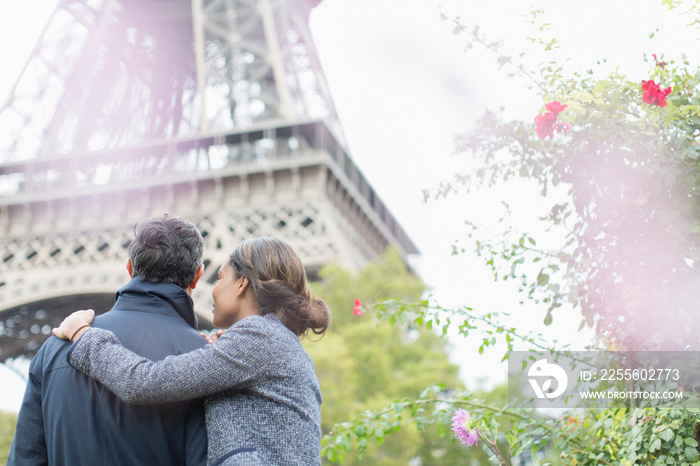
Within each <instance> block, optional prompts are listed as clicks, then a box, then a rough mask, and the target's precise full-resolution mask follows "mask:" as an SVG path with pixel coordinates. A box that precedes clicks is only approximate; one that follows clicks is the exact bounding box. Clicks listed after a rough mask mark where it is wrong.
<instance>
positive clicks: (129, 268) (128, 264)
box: [126, 259, 134, 278]
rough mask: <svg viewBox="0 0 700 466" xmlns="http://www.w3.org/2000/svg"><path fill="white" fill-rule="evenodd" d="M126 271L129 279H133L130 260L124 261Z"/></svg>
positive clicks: (132, 268)
mask: <svg viewBox="0 0 700 466" xmlns="http://www.w3.org/2000/svg"><path fill="white" fill-rule="evenodd" d="M126 271H127V272H129V276H130V277H131V278H134V266H133V265H132V264H131V259H127V260H126Z"/></svg>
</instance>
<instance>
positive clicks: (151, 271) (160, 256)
mask: <svg viewBox="0 0 700 466" xmlns="http://www.w3.org/2000/svg"><path fill="white" fill-rule="evenodd" d="M134 235H135V238H134V240H133V241H132V242H131V244H129V259H131V265H132V267H133V270H134V276H136V275H138V276H140V277H141V280H144V281H148V282H155V283H174V284H175V285H178V286H180V287H182V288H187V287H188V286H189V285H190V283H191V282H192V280H193V279H194V275H195V273H196V272H197V269H198V268H199V266H200V265H202V260H203V255H204V239H202V235H201V234H200V233H199V230H197V228H196V227H195V226H194V225H193V224H192V223H191V222H190V221H188V220H185V219H184V218H181V217H177V216H175V215H170V214H164V215H162V216H161V217H153V218H150V219H148V220H146V221H144V222H141V223H139V224H138V225H136V226H135V227H134Z"/></svg>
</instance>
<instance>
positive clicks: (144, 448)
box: [7, 215, 207, 466]
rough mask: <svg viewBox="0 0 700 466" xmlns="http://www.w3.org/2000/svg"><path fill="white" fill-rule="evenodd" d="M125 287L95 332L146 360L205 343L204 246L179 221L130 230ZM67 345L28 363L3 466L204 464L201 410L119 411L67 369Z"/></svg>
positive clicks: (188, 405) (194, 406) (53, 342)
mask: <svg viewBox="0 0 700 466" xmlns="http://www.w3.org/2000/svg"><path fill="white" fill-rule="evenodd" d="M134 232H135V239H134V240H133V241H132V242H131V244H130V245H129V259H128V261H127V263H126V268H127V270H128V272H129V275H130V276H131V277H132V279H131V281H130V282H129V283H128V284H127V285H125V286H124V287H123V288H122V289H120V290H119V291H118V292H117V295H116V302H115V304H114V307H113V308H112V309H111V310H110V311H109V312H107V313H105V314H103V315H101V316H98V317H96V318H95V320H94V321H93V323H92V325H94V326H96V327H102V328H105V329H109V330H111V331H112V332H114V333H115V334H116V336H117V337H118V338H119V340H120V341H121V342H122V344H123V345H124V346H125V347H127V348H130V349H131V350H132V351H134V352H136V353H138V354H140V355H142V356H144V357H147V358H149V359H151V360H160V359H163V358H165V357H166V356H168V355H171V354H180V353H185V352H189V351H192V350H195V349H197V348H200V347H202V346H204V345H205V344H206V340H205V339H204V338H203V337H202V336H201V335H200V334H199V333H198V332H197V318H196V316H195V313H194V307H193V304H192V298H191V293H192V290H193V289H194V288H195V287H196V286H197V282H198V281H199V279H200V278H201V276H202V273H203V271H204V265H203V264H202V256H203V250H204V240H203V239H202V236H201V235H200V233H199V231H197V229H196V228H195V227H194V225H192V224H191V223H190V222H188V221H187V220H185V219H182V218H179V217H176V216H172V215H163V216H162V217H158V218H151V219H149V220H147V221H145V222H143V223H141V224H140V225H137V226H136V227H135V229H134ZM70 347H71V345H70V343H68V342H67V341H65V340H59V339H58V338H56V337H51V338H49V340H48V341H47V342H46V343H45V344H44V345H43V346H42V347H41V349H40V350H39V352H38V353H37V355H36V356H35V357H34V359H33V360H32V363H31V366H30V370H29V380H28V382H27V389H26V392H25V394H24V401H23V402H22V407H21V409H20V412H19V417H18V419H17V430H16V432H15V438H14V441H13V443H12V447H11V449H10V456H9V459H8V463H7V464H8V465H9V466H15V465H21V466H24V465H40V464H51V465H86V466H88V465H89V466H95V465H114V466H125V465H149V466H150V465H163V466H171V465H204V464H206V450H207V441H206V430H205V427H204V408H203V402H202V401H201V400H198V401H190V402H182V403H170V404H166V405H158V406H136V405H128V404H125V403H123V402H121V401H120V400H119V399H118V398H117V397H116V396H115V395H114V394H112V393H111V392H110V391H109V390H107V389H106V388H105V387H104V386H102V385H101V384H99V383H98V382H95V381H94V380H92V379H90V378H89V377H87V376H85V375H84V374H82V373H81V372H78V371H76V370H74V369H73V368H71V367H70V365H69V364H68V362H67V359H66V356H67V354H68V352H69V350H70Z"/></svg>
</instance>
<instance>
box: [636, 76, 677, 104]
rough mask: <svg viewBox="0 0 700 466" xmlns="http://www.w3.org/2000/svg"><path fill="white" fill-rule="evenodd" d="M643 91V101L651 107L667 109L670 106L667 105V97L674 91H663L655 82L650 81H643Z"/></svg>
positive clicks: (669, 89) (668, 89)
mask: <svg viewBox="0 0 700 466" xmlns="http://www.w3.org/2000/svg"><path fill="white" fill-rule="evenodd" d="M642 90H643V91H644V94H642V100H644V102H646V103H648V104H649V105H656V106H657V107H665V106H666V105H668V104H667V103H666V96H667V95H669V94H670V93H671V91H672V89H671V88H670V87H667V88H666V89H661V88H660V87H659V85H658V84H656V82H655V81H653V80H651V79H650V80H649V81H642Z"/></svg>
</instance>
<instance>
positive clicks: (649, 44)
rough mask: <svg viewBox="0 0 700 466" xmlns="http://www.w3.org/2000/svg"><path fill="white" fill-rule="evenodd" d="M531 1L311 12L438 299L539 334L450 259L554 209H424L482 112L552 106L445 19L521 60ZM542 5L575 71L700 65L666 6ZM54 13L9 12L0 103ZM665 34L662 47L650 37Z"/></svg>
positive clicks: (504, 289)
mask: <svg viewBox="0 0 700 466" xmlns="http://www.w3.org/2000/svg"><path fill="white" fill-rule="evenodd" d="M528 3H529V2H524V1H522V0H499V1H491V2H485V1H483V0H482V1H443V2H437V1H432V0H421V1H417V0H324V1H323V2H322V3H321V5H320V6H318V7H317V8H316V9H315V10H314V11H313V13H312V16H311V26H312V33H313V36H314V39H315V42H316V46H317V48H318V51H319V55H320V57H321V62H322V65H323V67H324V71H325V74H326V77H327V79H328V82H329V86H330V89H331V92H332V94H333V99H334V101H335V104H336V107H337V109H338V113H339V115H340V119H341V124H342V126H343V128H344V132H345V134H346V136H347V139H348V141H349V146H350V151H351V155H352V157H353V158H354V160H355V161H356V163H357V165H358V166H359V167H360V169H361V171H362V172H363V173H364V174H365V176H366V177H367V178H368V180H369V181H370V183H371V184H372V185H373V187H374V188H375V190H376V191H377V192H378V194H379V195H380V197H381V198H382V199H383V200H384V202H385V203H386V205H387V206H388V208H389V209H390V210H391V211H392V212H393V213H394V215H395V216H396V217H397V218H398V220H399V222H400V223H401V224H402V226H403V227H404V229H405V230H406V231H407V232H408V234H409V236H410V237H411V238H412V239H413V240H414V242H415V243H416V244H417V246H418V248H419V249H420V250H421V252H422V255H421V256H420V257H419V258H416V259H415V260H414V264H415V266H416V268H417V270H418V271H419V272H420V274H421V276H422V277H423V279H424V280H425V281H426V283H427V284H428V285H429V286H430V287H431V288H432V293H433V294H434V295H435V297H436V298H437V299H438V300H439V301H440V302H441V303H442V304H444V305H447V306H460V305H468V306H471V307H474V308H475V309H476V310H477V311H478V312H491V311H498V310H502V311H506V312H511V313H513V314H514V315H515V316H516V317H515V318H514V319H515V322H517V324H518V325H523V326H526V325H529V326H530V328H532V329H536V328H538V327H539V326H540V323H541V322H542V319H543V318H544V310H543V309H540V308H536V307H534V306H524V307H523V306H518V304H517V303H518V296H517V295H516V293H515V292H514V290H513V287H512V286H505V285H499V284H495V283H493V281H492V276H491V274H490V272H489V271H488V270H487V269H486V268H485V267H484V266H483V265H482V261H481V260H480V259H478V258H475V257H474V255H472V254H464V255H459V256H451V250H452V248H451V246H452V244H454V242H455V240H459V239H461V240H462V242H465V241H466V237H465V236H466V229H465V227H464V220H466V219H469V220H477V221H484V222H488V221H489V219H493V214H494V213H497V212H498V211H499V209H500V207H499V201H500V199H501V197H503V196H508V197H510V201H511V202H512V203H513V210H514V215H515V217H516V219H517V222H518V223H519V224H521V225H524V226H525V228H527V227H528V226H529V225H531V224H533V223H534V222H533V220H534V219H535V218H536V216H537V215H538V209H543V208H545V207H546V204H545V203H542V202H541V200H540V199H539V198H538V197H537V196H536V195H533V194H532V193H530V192H528V191H527V187H525V186H524V185H520V187H519V188H518V191H517V192H513V191H505V192H483V193H477V194H474V195H469V196H466V195H459V196H454V197H451V198H449V199H447V200H439V201H431V202H429V203H427V204H423V202H422V199H423V195H422V191H423V189H425V188H430V187H432V186H435V185H436V184H437V183H439V181H440V180H442V179H446V178H449V177H450V176H451V175H452V174H453V173H454V172H455V171H459V170H464V169H466V167H467V166H468V165H469V163H470V162H469V161H468V160H465V159H461V158H456V157H453V156H451V155H450V154H451V149H452V139H453V135H454V134H455V133H459V132H463V131H468V130H469V129H470V128H471V127H472V126H473V124H474V121H475V120H476V119H477V118H478V117H479V116H481V115H482V114H483V113H484V111H485V110H486V109H487V108H491V109H498V108H499V107H501V106H505V107H506V111H507V114H508V115H510V116H513V117H518V118H523V119H528V120H530V119H532V118H533V117H534V115H535V114H536V113H537V112H538V111H539V109H540V107H541V106H542V105H543V100H542V97H541V96H539V95H537V94H536V93H535V92H534V91H530V90H528V89H527V88H526V87H525V86H524V84H525V83H524V82H523V81H519V80H517V79H507V78H505V77H504V72H497V71H496V70H495V66H494V65H493V63H494V61H493V57H492V56H490V55H488V54H487V53H484V52H483V51H481V50H478V49H475V50H471V51H467V52H465V50H464V49H465V46H466V44H467V42H466V39H465V38H464V37H462V36H459V35H458V36H454V35H453V34H452V26H451V25H450V24H449V23H448V22H443V21H441V20H440V11H443V12H444V13H446V14H447V15H448V16H454V15H456V14H458V13H461V14H462V19H463V21H464V23H465V24H467V25H476V24H480V25H481V30H482V31H483V33H485V34H487V35H488V37H489V38H492V39H494V40H496V39H503V40H504V41H505V45H506V47H507V49H508V50H510V51H513V52H515V53H516V54H517V52H519V51H521V50H526V49H528V42H527V40H526V39H525V37H526V36H527V35H528V34H532V33H533V31H532V30H531V26H529V25H528V24H527V23H526V21H525V20H524V17H523V15H524V14H525V13H527V11H528V6H527V5H528ZM536 3H537V5H538V6H540V7H543V8H544V10H545V12H546V13H547V14H548V16H549V17H550V18H552V22H553V25H552V31H553V33H554V34H555V35H556V36H557V37H558V38H559V40H560V43H561V57H571V58H572V66H574V67H579V68H581V69H587V68H590V67H592V66H594V65H595V63H596V61H598V60H601V59H603V58H605V59H607V60H608V65H607V66H608V68H607V69H613V68H614V67H616V66H618V65H619V66H621V69H622V71H623V72H626V73H628V75H629V76H630V78H631V79H639V81H641V80H642V79H646V77H647V73H648V72H649V68H648V65H647V64H645V63H644V62H643V53H644V52H646V53H647V54H651V53H659V54H660V53H664V52H665V53H667V55H668V56H670V57H674V58H677V57H678V55H679V54H680V53H681V52H686V53H688V55H689V56H691V57H693V56H699V55H700V53H699V52H700V48H699V47H698V42H697V39H696V38H695V37H693V36H694V35H693V34H691V32H690V31H687V30H685V29H684V28H683V27H682V26H681V25H682V23H681V22H680V21H678V20H677V19H674V17H673V15H668V14H666V13H665V10H664V9H663V8H662V6H661V0H615V1H614V2H611V1H609V0H608V1H601V0H591V1H589V2H586V4H585V7H583V6H582V4H581V3H580V2H573V1H566V0H556V1H555V0H548V1H541V2H536ZM54 4H55V0H23V1H21V2H20V1H4V2H2V3H0V43H2V44H4V45H2V48H1V49H0V50H1V51H2V63H3V72H2V73H0V98H3V99H4V97H5V96H6V95H7V89H8V88H9V86H10V85H11V84H12V83H13V82H14V79H15V78H16V73H17V72H18V71H19V69H20V67H21V65H22V64H23V63H24V61H25V58H26V56H27V54H28V53H29V51H30V50H31V47H32V46H33V44H34V42H35V40H36V35H37V34H38V33H39V32H40V30H41V28H42V27H43V25H44V24H45V22H46V20H47V18H48V15H49V14H50V13H51V11H52V5H54ZM438 5H442V8H440V7H439V6H438ZM657 26H660V30H659V32H658V33H657V34H656V37H655V38H654V39H653V40H651V39H649V33H650V32H652V31H654V29H655V28H656V27H657ZM695 36H697V34H695ZM674 54H675V55H674ZM535 55H536V54H535V52H531V55H530V56H533V57H534V56H535ZM533 59H534V58H533ZM533 126H534V125H533ZM533 130H534V128H533ZM349 309H351V307H349ZM579 322H580V316H579V315H578V314H576V313H575V312H571V313H570V314H569V315H565V316H558V318H557V317H555V324H554V325H553V327H551V328H549V329H547V331H548V333H549V335H550V336H554V337H560V339H562V340H565V341H572V342H574V345H575V347H574V348H575V349H576V345H578V347H579V348H580V347H582V346H583V345H584V344H585V343H586V342H587V341H588V340H589V337H590V334H585V335H582V334H577V333H576V328H577V327H578V324H579ZM454 343H455V351H454V352H453V354H452V358H453V360H454V361H455V362H456V363H458V364H460V367H461V369H462V375H463V378H464V379H465V381H467V382H468V383H469V384H472V386H473V382H474V380H475V379H476V378H478V377H488V378H490V379H491V380H494V381H502V380H503V379H504V378H505V373H506V369H505V367H504V366H498V365H496V362H497V361H498V360H500V356H501V355H502V353H500V352H499V353H498V354H496V353H493V354H491V355H490V356H487V357H480V358H475V357H474V352H475V351H476V347H478V345H476V344H469V343H467V344H464V343H460V342H457V341H455V342H454ZM0 386H2V387H5V389H6V390H8V393H5V394H4V395H3V394H0V409H13V407H16V406H17V399H21V393H22V391H23V389H22V386H23V382H21V381H20V382H14V376H13V375H12V374H9V373H7V372H0ZM7 387H10V388H7ZM12 387H14V388H12ZM10 392H11V393H10Z"/></svg>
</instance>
